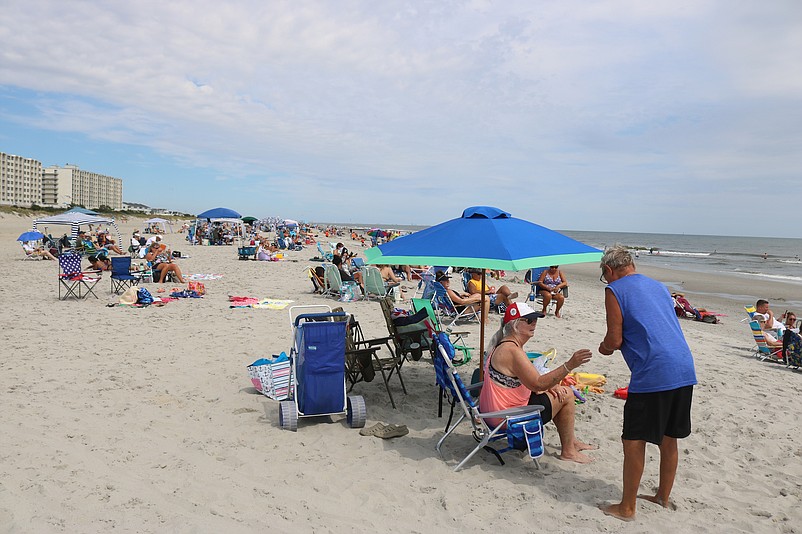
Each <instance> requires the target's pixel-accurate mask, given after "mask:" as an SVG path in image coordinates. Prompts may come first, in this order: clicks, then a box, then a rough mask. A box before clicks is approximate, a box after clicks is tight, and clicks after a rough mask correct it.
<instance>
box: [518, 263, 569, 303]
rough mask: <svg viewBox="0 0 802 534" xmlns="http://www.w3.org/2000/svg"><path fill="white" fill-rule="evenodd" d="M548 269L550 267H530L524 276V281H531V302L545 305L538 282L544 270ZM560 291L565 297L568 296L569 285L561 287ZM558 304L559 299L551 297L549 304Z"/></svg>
mask: <svg viewBox="0 0 802 534" xmlns="http://www.w3.org/2000/svg"><path fill="white" fill-rule="evenodd" d="M546 269H548V267H536V268H534V269H529V271H527V273H526V276H525V277H524V281H528V282H529V297H528V298H529V300H530V301H531V302H537V303H538V304H540V305H541V306H542V305H543V295H541V294H540V287H539V286H538V285H537V283H538V281H539V280H540V275H541V274H543V271H545V270H546ZM560 291H561V292H562V294H563V296H564V297H565V298H568V286H565V287H564V288H562V289H560ZM556 305H557V301H556V300H555V299H551V302H549V306H556Z"/></svg>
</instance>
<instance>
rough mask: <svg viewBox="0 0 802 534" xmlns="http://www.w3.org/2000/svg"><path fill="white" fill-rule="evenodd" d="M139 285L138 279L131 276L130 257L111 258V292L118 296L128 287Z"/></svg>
mask: <svg viewBox="0 0 802 534" xmlns="http://www.w3.org/2000/svg"><path fill="white" fill-rule="evenodd" d="M138 283H139V278H138V277H136V276H134V275H132V274H131V256H124V257H119V258H111V292H112V293H114V294H117V295H119V294H120V293H122V292H123V291H125V290H126V288H128V287H133V286H135V285H137V284H138Z"/></svg>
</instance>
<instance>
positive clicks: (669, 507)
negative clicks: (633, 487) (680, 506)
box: [638, 495, 677, 511]
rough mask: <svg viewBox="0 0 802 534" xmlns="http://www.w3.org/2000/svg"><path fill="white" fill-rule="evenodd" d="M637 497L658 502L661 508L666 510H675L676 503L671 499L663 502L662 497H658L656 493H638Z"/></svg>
mask: <svg viewBox="0 0 802 534" xmlns="http://www.w3.org/2000/svg"><path fill="white" fill-rule="evenodd" d="M638 499H643V500H644V501H649V502H653V503H654V504H659V505H660V506H662V507H663V508H665V509H667V510H672V511H676V509H677V505H676V504H674V503H673V502H671V501H668V502H665V501H663V499H661V498H660V497H658V496H657V495H638Z"/></svg>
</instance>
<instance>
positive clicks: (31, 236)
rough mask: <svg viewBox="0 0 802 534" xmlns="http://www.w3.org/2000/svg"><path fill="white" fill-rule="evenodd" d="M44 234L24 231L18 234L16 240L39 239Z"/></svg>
mask: <svg viewBox="0 0 802 534" xmlns="http://www.w3.org/2000/svg"><path fill="white" fill-rule="evenodd" d="M44 236H45V234H43V233H42V232H25V233H22V234H20V236H19V237H18V238H17V241H39V240H40V239H42V238H43V237H44Z"/></svg>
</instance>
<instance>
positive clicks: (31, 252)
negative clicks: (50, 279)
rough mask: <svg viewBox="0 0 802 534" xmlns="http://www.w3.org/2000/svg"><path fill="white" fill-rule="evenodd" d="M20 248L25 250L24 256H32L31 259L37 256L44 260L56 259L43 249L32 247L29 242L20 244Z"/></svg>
mask: <svg viewBox="0 0 802 534" xmlns="http://www.w3.org/2000/svg"><path fill="white" fill-rule="evenodd" d="M22 248H23V249H24V250H25V254H27V255H28V256H33V257H37V256H38V257H40V258H44V259H46V260H55V259H56V257H55V256H54V255H53V254H51V253H50V251H48V250H45V248H44V247H34V246H33V245H31V243H30V242H29V241H26V242H24V243H23V244H22Z"/></svg>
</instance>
